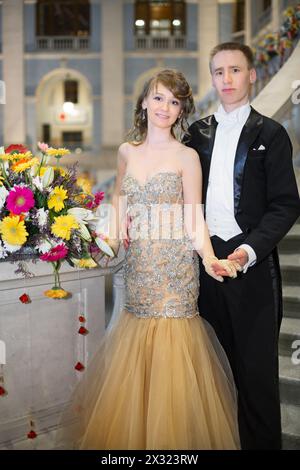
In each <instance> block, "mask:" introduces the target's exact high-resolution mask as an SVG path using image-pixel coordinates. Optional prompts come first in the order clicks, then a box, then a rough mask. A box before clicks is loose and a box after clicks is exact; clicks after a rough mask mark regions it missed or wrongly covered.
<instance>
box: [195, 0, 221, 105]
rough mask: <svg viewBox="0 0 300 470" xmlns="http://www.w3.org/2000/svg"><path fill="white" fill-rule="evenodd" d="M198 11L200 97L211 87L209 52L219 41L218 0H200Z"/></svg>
mask: <svg viewBox="0 0 300 470" xmlns="http://www.w3.org/2000/svg"><path fill="white" fill-rule="evenodd" d="M198 11H199V13H198V15H199V17H198V25H199V27H198V51H199V58H198V80H199V98H200V99H201V98H203V97H204V96H205V94H206V93H207V92H208V91H209V90H210V88H211V75H210V71H209V54H210V51H211V50H212V49H213V47H215V46H216V45H217V44H218V42H219V10H218V1H217V0H201V1H200V2H199V9H198Z"/></svg>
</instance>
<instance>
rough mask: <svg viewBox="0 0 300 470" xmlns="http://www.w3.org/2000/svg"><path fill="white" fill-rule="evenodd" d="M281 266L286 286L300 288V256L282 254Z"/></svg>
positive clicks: (280, 257)
mask: <svg viewBox="0 0 300 470" xmlns="http://www.w3.org/2000/svg"><path fill="white" fill-rule="evenodd" d="M279 259H280V266H281V274H282V281H283V284H284V285H293V286H300V254H299V252H298V253H297V254H292V255H291V254H288V255H287V254H284V255H282V254H280V256H279Z"/></svg>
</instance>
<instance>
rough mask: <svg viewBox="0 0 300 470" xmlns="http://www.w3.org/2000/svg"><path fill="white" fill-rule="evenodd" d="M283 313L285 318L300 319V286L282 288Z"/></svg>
mask: <svg viewBox="0 0 300 470" xmlns="http://www.w3.org/2000/svg"><path fill="white" fill-rule="evenodd" d="M282 294H283V312H284V316H285V317H292V318H300V286H287V285H285V286H283V289H282Z"/></svg>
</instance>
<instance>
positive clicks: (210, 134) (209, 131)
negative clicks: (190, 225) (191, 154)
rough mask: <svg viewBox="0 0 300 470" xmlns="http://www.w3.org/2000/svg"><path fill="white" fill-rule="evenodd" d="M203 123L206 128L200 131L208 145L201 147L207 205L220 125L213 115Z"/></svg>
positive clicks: (204, 193) (204, 192)
mask: <svg viewBox="0 0 300 470" xmlns="http://www.w3.org/2000/svg"><path fill="white" fill-rule="evenodd" d="M203 122H204V123H205V124H206V126H205V127H203V128H201V129H200V133H201V134H202V135H203V136H204V137H205V140H204V142H206V144H205V145H203V147H201V149H200V153H201V162H202V166H203V172H204V173H205V175H204V176H205V177H204V178H203V195H204V201H203V202H204V203H205V201H206V193H207V187H208V178H209V171H210V164H211V156H212V152H213V148H214V143H215V137H216V130H217V125H218V123H217V121H216V118H215V116H214V115H213V114H212V115H211V116H208V117H207V118H205V119H203ZM204 165H205V167H204Z"/></svg>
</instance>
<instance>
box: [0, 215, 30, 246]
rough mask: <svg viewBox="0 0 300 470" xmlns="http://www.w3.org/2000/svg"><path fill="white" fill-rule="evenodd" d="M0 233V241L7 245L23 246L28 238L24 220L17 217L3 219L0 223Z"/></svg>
mask: <svg viewBox="0 0 300 470" xmlns="http://www.w3.org/2000/svg"><path fill="white" fill-rule="evenodd" d="M0 232H1V234H2V239H3V240H4V241H5V242H7V243H8V244H9V245H23V244H24V243H25V242H26V240H27V236H28V232H27V231H26V227H25V223H24V220H20V217H19V216H18V215H16V216H13V217H4V219H3V220H2V222H0Z"/></svg>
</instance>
